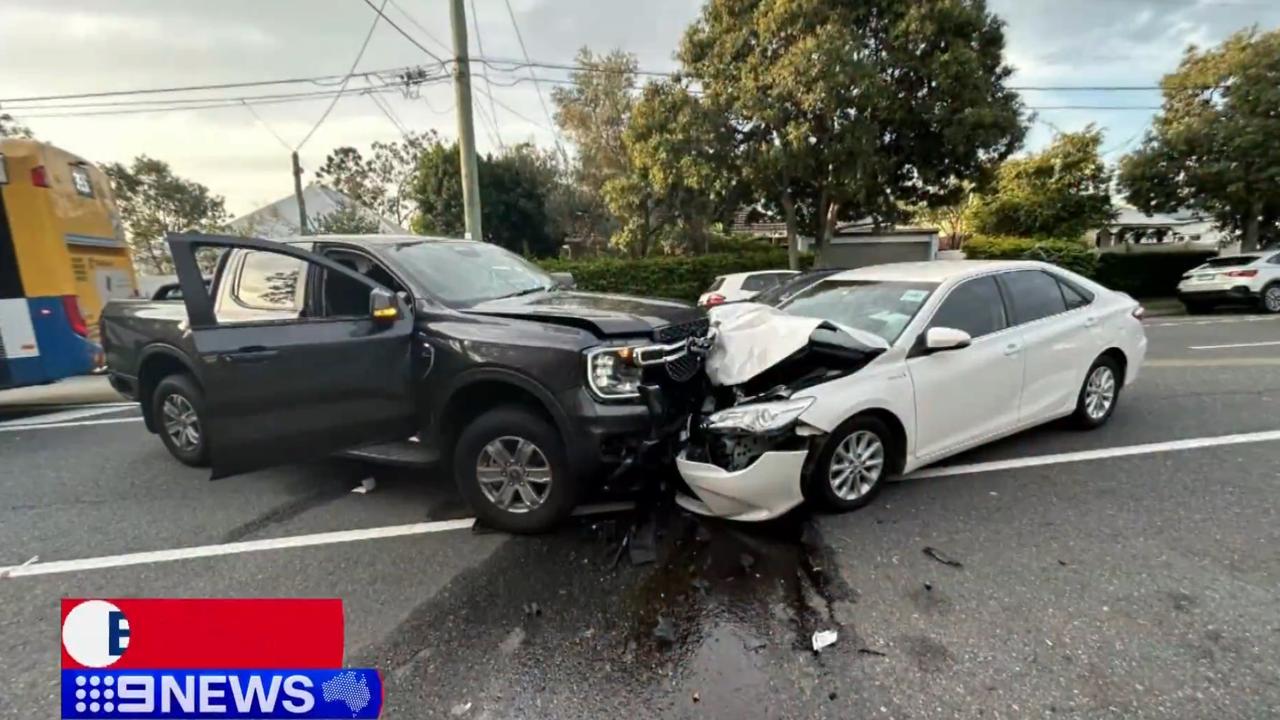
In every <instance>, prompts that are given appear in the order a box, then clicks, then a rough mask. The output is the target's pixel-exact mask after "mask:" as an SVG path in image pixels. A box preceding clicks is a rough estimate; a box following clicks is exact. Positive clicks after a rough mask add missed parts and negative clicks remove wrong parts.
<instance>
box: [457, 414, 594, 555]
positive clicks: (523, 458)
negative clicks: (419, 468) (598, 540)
mask: <svg viewBox="0 0 1280 720" xmlns="http://www.w3.org/2000/svg"><path fill="white" fill-rule="evenodd" d="M453 474H454V479H455V480H456V481H457V483H458V490H459V491H460V492H461V493H462V496H463V497H464V498H466V500H467V502H468V503H470V505H471V507H472V509H473V510H475V513H476V517H477V518H479V520H480V521H481V522H482V523H484V524H485V525H488V526H489V527H492V528H496V529H498V530H505V531H507V532H513V533H538V532H546V531H547V530H550V529H552V528H554V527H555V525H556V524H557V523H559V522H560V521H561V520H563V519H564V518H565V517H567V516H568V515H569V513H570V512H571V511H572V510H573V506H574V504H575V503H577V500H578V488H579V481H578V478H577V477H576V476H575V475H574V473H573V472H572V470H571V468H570V466H569V459H568V455H567V454H566V453H565V449H564V441H563V440H562V439H561V437H560V433H559V432H557V431H556V429H555V427H554V426H553V425H552V424H551V423H550V422H548V421H547V420H546V419H544V418H542V417H540V416H539V415H537V414H535V413H532V412H530V411H528V410H525V409H523V408H516V407H503V408H497V409H494V410H490V411H488V412H486V413H484V414H482V415H480V416H479V417H477V418H476V419H474V420H472V421H471V423H470V424H468V425H467V427H466V428H464V429H463V431H462V434H461V435H460V436H459V437H458V443H457V445H456V446H455V448H454V452H453Z"/></svg>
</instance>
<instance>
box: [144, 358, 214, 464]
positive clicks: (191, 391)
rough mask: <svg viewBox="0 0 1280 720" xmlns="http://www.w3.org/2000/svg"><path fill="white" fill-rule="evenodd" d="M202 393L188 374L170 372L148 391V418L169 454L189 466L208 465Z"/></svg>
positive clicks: (207, 442) (207, 441)
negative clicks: (153, 389) (149, 402)
mask: <svg viewBox="0 0 1280 720" xmlns="http://www.w3.org/2000/svg"><path fill="white" fill-rule="evenodd" d="M204 410H205V404H204V392H203V391H202V390H201V389H200V386H199V385H197V384H196V381H195V380H194V379H192V377H191V376H190V375H170V376H168V377H166V378H164V379H163V380H161V381H160V382H159V383H158V384H156V389H155V391H154V392H153V393H152V394H151V417H153V418H155V422H156V427H157V429H158V430H159V433H160V441H161V442H163V443H164V446H165V447H166V448H168V450H169V454H170V455H173V456H174V457H175V458H177V459H178V461H179V462H181V463H183V464H185V465H190V466H192V467H205V466H207V465H208V464H209V438H208V436H207V434H206V432H205V423H204V417H205V415H204Z"/></svg>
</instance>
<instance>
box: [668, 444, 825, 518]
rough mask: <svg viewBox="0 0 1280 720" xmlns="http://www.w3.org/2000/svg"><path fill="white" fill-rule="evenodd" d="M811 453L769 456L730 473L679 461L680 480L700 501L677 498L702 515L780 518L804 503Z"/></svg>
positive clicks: (684, 455) (681, 457)
mask: <svg viewBox="0 0 1280 720" xmlns="http://www.w3.org/2000/svg"><path fill="white" fill-rule="evenodd" d="M808 454H809V450H775V451H770V452H766V453H764V454H763V455H761V456H760V457H759V458H757V459H756V461H755V462H753V463H751V464H750V465H748V466H747V467H745V468H743V469H741V470H737V471H730V470H725V469H724V468H721V467H719V466H716V465H712V464H711V463H704V462H697V461H694V460H689V459H688V457H687V452H682V453H680V455H679V456H678V457H677V458H676V467H677V468H678V469H679V470H680V476H681V477H683V478H684V481H685V482H686V483H688V485H689V488H690V489H691V490H693V492H694V494H695V495H697V498H692V497H689V496H687V495H683V494H678V495H677V496H676V502H677V503H679V504H680V507H682V508H684V509H686V510H688V511H690V512H694V513H699V514H702V515H714V516H716V517H723V518H729V519H731V520H744V521H751V522H758V521H761V520H771V519H773V518H776V517H779V516H781V515H783V514H785V513H787V512H788V511H790V510H791V509H793V508H795V507H796V506H797V505H799V504H800V503H802V502H804V493H803V492H802V491H801V488H800V480H801V476H802V475H803V472H804V462H805V458H806V457H807V456H808Z"/></svg>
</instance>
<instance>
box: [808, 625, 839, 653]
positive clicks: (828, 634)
mask: <svg viewBox="0 0 1280 720" xmlns="http://www.w3.org/2000/svg"><path fill="white" fill-rule="evenodd" d="M836 637H837V635H836V631H835V630H818V631H815V632H814V633H813V651H814V652H821V651H822V648H824V647H827V646H828V645H832V644H834V643H835V641H836Z"/></svg>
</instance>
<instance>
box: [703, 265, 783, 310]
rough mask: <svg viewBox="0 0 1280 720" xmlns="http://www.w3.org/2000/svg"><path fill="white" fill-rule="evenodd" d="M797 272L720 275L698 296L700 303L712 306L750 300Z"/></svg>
mask: <svg viewBox="0 0 1280 720" xmlns="http://www.w3.org/2000/svg"><path fill="white" fill-rule="evenodd" d="M797 274H798V273H797V272H796V271H795V270H760V271H756V272H745V273H733V274H732V275H720V276H718V277H716V279H715V280H714V281H713V282H712V283H711V287H709V288H707V291H706V292H704V293H702V295H701V296H700V297H699V298H698V305H700V306H702V307H712V306H714V305H722V304H724V303H729V302H738V301H739V300H750V299H751V298H753V297H755V296H756V294H757V293H760V292H763V291H765V290H768V289H770V288H774V287H777V286H778V285H779V284H780V283H782V282H783V281H785V280H787V279H789V278H791V277H793V276H794V275H797Z"/></svg>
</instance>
